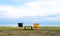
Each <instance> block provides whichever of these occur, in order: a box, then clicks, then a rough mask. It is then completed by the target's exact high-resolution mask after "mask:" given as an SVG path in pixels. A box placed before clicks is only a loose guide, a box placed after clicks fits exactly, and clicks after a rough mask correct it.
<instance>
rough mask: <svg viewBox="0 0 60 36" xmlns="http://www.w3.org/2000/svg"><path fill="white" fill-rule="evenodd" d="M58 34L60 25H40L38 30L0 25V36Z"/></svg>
mask: <svg viewBox="0 0 60 36" xmlns="http://www.w3.org/2000/svg"><path fill="white" fill-rule="evenodd" d="M4 35H5V36H60V27H58V26H57V27H49V26H40V27H39V30H18V27H7V26H0V36H4Z"/></svg>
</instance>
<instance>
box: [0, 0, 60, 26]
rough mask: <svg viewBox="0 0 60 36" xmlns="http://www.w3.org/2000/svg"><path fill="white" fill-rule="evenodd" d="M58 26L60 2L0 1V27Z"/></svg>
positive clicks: (39, 0)
mask: <svg viewBox="0 0 60 36" xmlns="http://www.w3.org/2000/svg"><path fill="white" fill-rule="evenodd" d="M18 22H23V23H24V24H26V25H28V24H33V23H39V24H40V25H60V0H0V25H14V26H15V25H17V23H18Z"/></svg>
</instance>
